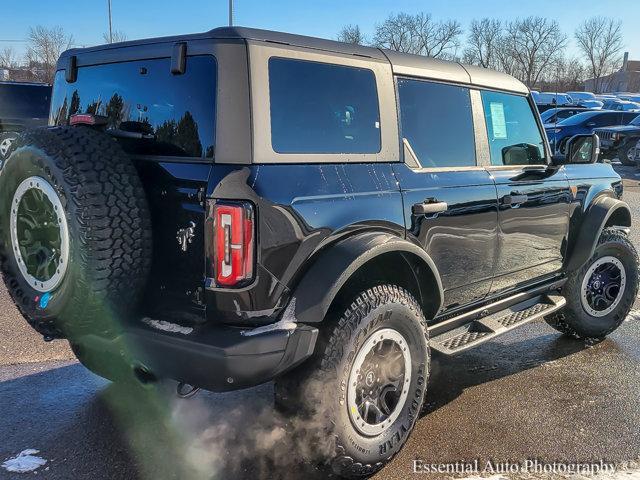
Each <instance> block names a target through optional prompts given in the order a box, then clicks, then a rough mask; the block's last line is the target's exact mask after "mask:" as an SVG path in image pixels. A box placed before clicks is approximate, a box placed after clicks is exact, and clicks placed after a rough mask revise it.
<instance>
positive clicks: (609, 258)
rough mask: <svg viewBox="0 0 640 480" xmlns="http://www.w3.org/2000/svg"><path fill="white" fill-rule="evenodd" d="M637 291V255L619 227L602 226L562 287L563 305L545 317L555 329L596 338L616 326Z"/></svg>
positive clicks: (592, 339)
mask: <svg viewBox="0 0 640 480" xmlns="http://www.w3.org/2000/svg"><path fill="white" fill-rule="evenodd" d="M637 294H638V254H637V252H636V250H635V247H634V246H633V244H632V243H631V241H630V240H629V238H628V237H627V236H626V235H625V234H624V233H623V232H621V231H620V230H616V229H611V228H608V229H605V230H604V231H603V232H602V235H601V236H600V239H599V241H598V245H597V247H596V250H595V252H594V254H593V256H592V257H591V259H590V260H589V261H588V262H587V263H586V264H585V265H584V266H583V267H582V268H581V269H580V270H578V271H576V272H572V273H571V274H570V276H569V279H568V281H567V283H566V284H565V286H564V288H563V295H564V296H565V297H566V299H567V306H566V307H565V308H564V309H563V310H561V311H560V312H558V313H556V314H554V315H552V316H550V317H547V318H546V321H547V323H548V324H549V325H551V326H552V327H553V328H555V329H556V330H558V331H560V332H562V333H564V334H566V335H568V336H571V337H574V338H580V339H585V340H587V341H599V340H601V339H603V338H605V337H606V336H607V335H609V334H610V333H611V332H613V331H614V330H615V329H617V328H618V327H619V326H620V324H622V322H623V321H624V319H625V318H626V316H627V315H628V313H629V311H630V310H631V307H632V306H633V303H634V301H635V299H636V295H637Z"/></svg>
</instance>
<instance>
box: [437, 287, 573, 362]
mask: <svg viewBox="0 0 640 480" xmlns="http://www.w3.org/2000/svg"><path fill="white" fill-rule="evenodd" d="M566 303H567V301H566V300H565V298H564V297H562V296H560V295H538V296H536V297H533V298H530V299H528V300H525V301H523V302H520V303H517V304H515V305H511V306H510V307H508V308H505V309H504V310H500V311H498V312H495V313H492V314H490V315H487V316H484V317H481V318H476V319H475V320H472V321H470V322H468V323H466V324H464V325H462V326H460V327H458V328H455V329H453V330H450V331H448V332H444V333H441V334H439V335H436V336H434V337H432V338H431V348H432V349H433V350H436V351H438V352H440V353H443V354H445V355H455V354H457V353H460V352H464V351H465V350H468V349H470V348H473V347H476V346H478V345H480V344H482V343H485V342H488V341H489V340H493V339H494V338H496V337H497V336H499V335H502V334H503V333H506V332H509V331H511V330H513V329H514V328H517V327H519V326H521V325H524V324H526V323H529V322H532V321H533V320H537V319H538V318H540V317H544V316H546V315H549V314H551V313H553V312H555V311H557V310H560V309H561V308H562V307H564V306H565V304H566Z"/></svg>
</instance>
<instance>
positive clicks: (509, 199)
mask: <svg viewBox="0 0 640 480" xmlns="http://www.w3.org/2000/svg"><path fill="white" fill-rule="evenodd" d="M527 200H529V196H528V195H519V194H512V195H505V196H504V197H502V203H504V204H505V205H510V206H512V207H515V206H517V205H521V204H523V203H526V202H527Z"/></svg>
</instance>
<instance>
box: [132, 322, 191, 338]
mask: <svg viewBox="0 0 640 480" xmlns="http://www.w3.org/2000/svg"><path fill="white" fill-rule="evenodd" d="M142 321H143V322H144V323H146V324H147V325H149V326H150V327H153V328H155V329H158V330H162V331H163V332H170V333H181V334H182V335H189V334H190V333H191V332H193V328H191V327H183V326H182V325H176V324H175V323H171V322H165V321H164V320H154V319H152V318H143V319H142Z"/></svg>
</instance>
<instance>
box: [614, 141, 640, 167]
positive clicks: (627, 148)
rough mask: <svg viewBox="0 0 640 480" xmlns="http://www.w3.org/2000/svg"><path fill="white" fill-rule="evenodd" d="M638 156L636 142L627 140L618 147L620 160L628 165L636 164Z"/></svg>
mask: <svg viewBox="0 0 640 480" xmlns="http://www.w3.org/2000/svg"><path fill="white" fill-rule="evenodd" d="M635 156H636V142H635V141H634V142H627V143H625V144H624V145H622V146H621V147H620V148H619V149H618V160H620V163H622V164H623V165H626V166H634V165H635V164H636V163H635Z"/></svg>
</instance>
